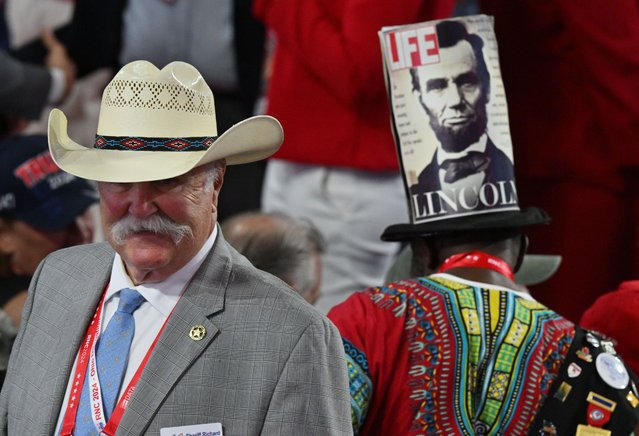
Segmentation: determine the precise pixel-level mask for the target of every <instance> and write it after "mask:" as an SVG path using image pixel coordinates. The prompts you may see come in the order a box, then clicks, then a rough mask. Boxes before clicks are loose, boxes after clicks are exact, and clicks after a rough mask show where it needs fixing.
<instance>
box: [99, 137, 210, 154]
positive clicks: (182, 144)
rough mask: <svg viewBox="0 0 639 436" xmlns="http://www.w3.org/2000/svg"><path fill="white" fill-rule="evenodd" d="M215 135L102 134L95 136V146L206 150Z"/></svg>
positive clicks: (103, 148) (155, 149) (160, 149)
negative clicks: (177, 136) (179, 136)
mask: <svg viewBox="0 0 639 436" xmlns="http://www.w3.org/2000/svg"><path fill="white" fill-rule="evenodd" d="M216 139H217V136H198V137H191V138H147V137H143V136H102V135H97V136H96V137H95V148H99V149H101V150H127V151H133V150H144V151H206V150H207V149H208V148H209V147H210V146H211V145H213V143H214V142H215V140H216Z"/></svg>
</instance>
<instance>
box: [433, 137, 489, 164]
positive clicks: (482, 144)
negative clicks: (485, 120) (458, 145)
mask: <svg viewBox="0 0 639 436" xmlns="http://www.w3.org/2000/svg"><path fill="white" fill-rule="evenodd" d="M487 145H488V135H487V134H486V133H484V134H483V135H481V137H480V138H479V140H478V141H477V142H475V143H474V144H471V145H470V146H468V147H466V148H465V149H463V150H462V151H460V152H447V151H444V149H443V148H442V147H439V148H438V149H437V165H441V164H442V162H444V161H446V160H449V159H459V158H460V157H464V156H466V155H467V154H468V153H470V152H471V151H479V152H481V153H483V152H485V151H486V146H487Z"/></svg>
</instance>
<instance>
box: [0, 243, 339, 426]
mask: <svg viewBox="0 0 639 436" xmlns="http://www.w3.org/2000/svg"><path fill="white" fill-rule="evenodd" d="M113 256H114V253H113V251H112V249H111V248H110V247H109V246H108V245H107V244H94V245H84V246H79V247H74V248H70V249H65V250H61V251H58V252H56V253H53V254H51V255H50V256H48V257H47V258H46V259H45V260H44V261H43V263H42V264H41V265H40V267H39V268H38V271H37V272H36V274H35V276H34V277H33V280H32V282H31V287H30V289H29V297H28V299H27V301H26V303H25V309H24V312H23V318H22V324H21V326H20V331H19V333H18V337H17V339H16V342H15V345H14V348H13V352H12V355H11V359H10V362H9V369H8V372H7V377H6V380H5V383H4V386H3V388H2V393H1V394H0V434H2V435H4V434H9V435H23V434H25V435H26V434H32V435H50V434H52V433H53V431H54V429H55V425H56V421H57V419H58V415H59V413H60V408H61V406H62V401H63V397H64V393H65V390H66V386H67V381H68V379H69V376H70V372H71V368H72V366H73V362H74V359H75V357H76V354H77V351H78V348H79V346H80V342H81V340H82V339H83V337H84V334H85V330H86V328H87V325H88V323H89V321H90V320H91V317H92V316H93V314H94V311H95V308H96V306H97V304H98V302H99V300H100V297H101V295H102V292H103V290H104V288H105V285H106V284H107V281H108V280H109V276H110V270H111V264H112V260H113ZM196 325H203V326H204V327H205V328H206V336H205V338H204V339H203V340H200V341H194V340H192V339H190V337H189V332H190V330H191V328H192V327H193V326H196ZM211 422H220V423H221V424H222V426H223V429H224V435H225V436H231V435H257V434H265V435H303V434H322V435H324V434H330V435H333V434H335V435H337V434H351V433H352V427H351V418H350V398H349V388H348V377H347V369H346V363H345V359H344V355H343V348H342V342H341V338H340V336H339V332H338V331H337V329H336V328H335V327H334V326H333V324H331V322H330V321H329V320H328V319H327V318H326V317H324V316H323V315H321V314H320V313H319V312H318V311H316V310H315V309H314V308H313V307H311V306H309V305H308V304H307V303H306V302H304V301H303V299H302V298H301V297H299V296H298V295H297V294H296V293H295V292H294V291H293V290H291V289H290V288H288V287H287V286H286V285H285V284H284V283H283V282H281V281H280V280H278V279H276V278H275V277H273V276H271V275H270V274H267V273H264V272H262V271H259V270H257V269H255V268H254V267H253V266H252V265H251V264H250V263H249V262H248V261H247V260H246V259H245V258H244V257H242V256H241V255H239V254H238V253H237V252H236V251H235V250H234V249H232V248H231V247H230V246H229V245H228V244H227V243H226V241H225V240H224V238H223V237H222V235H221V234H219V236H218V240H217V241H216V243H215V246H214V247H213V249H212V250H211V253H210V254H209V256H208V258H207V259H206V260H205V262H204V263H203V265H202V267H201V268H200V269H199V270H198V272H197V273H196V275H195V277H194V278H193V280H192V282H191V283H190V285H189V286H188V288H187V289H186V291H185V292H184V294H183V297H182V298H181V299H180V301H179V302H178V304H177V305H176V307H175V310H174V312H173V314H172V315H171V317H170V318H169V321H168V323H167V324H166V327H165V329H164V331H163V333H162V335H161V337H160V339H159V341H158V343H157V345H156V348H155V349H154V351H153V354H152V355H151V358H150V359H149V362H148V364H147V366H146V367H145V369H144V372H143V373H142V376H141V378H140V381H139V384H138V386H137V388H136V390H135V393H134V394H133V397H132V399H131V401H130V403H129V406H128V408H127V409H126V412H125V414H124V416H123V418H122V421H121V423H120V426H119V428H118V431H117V433H116V434H117V435H139V434H151V435H159V433H160V429H161V428H164V427H176V426H183V425H193V424H205V423H211Z"/></svg>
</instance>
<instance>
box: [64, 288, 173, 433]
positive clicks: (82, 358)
mask: <svg viewBox="0 0 639 436" xmlns="http://www.w3.org/2000/svg"><path fill="white" fill-rule="evenodd" d="M107 289H108V287H107ZM105 296H106V289H105V291H104V294H103V295H102V299H101V300H100V304H99V305H98V308H97V309H96V311H95V315H93V319H92V320H91V324H90V325H89V328H88V329H87V333H86V335H85V337H84V341H83V344H82V348H80V351H79V352H78V362H77V364H76V369H75V374H74V376H73V384H72V386H71V392H70V394H69V400H68V401H67V410H66V413H65V414H64V420H63V421H62V429H61V430H60V435H61V436H71V435H72V434H73V429H74V427H75V418H76V415H77V413H78V404H79V403H80V398H81V395H82V388H83V387H84V378H85V377H86V373H87V368H88V366H89V355H90V352H91V349H92V348H93V346H94V344H95V342H96V339H97V336H98V335H99V331H98V329H99V327H100V325H101V321H102V307H103V303H104V298H105ZM171 313H173V311H171ZM170 316H171V314H169V316H168V317H167V318H166V320H165V321H164V324H162V327H161V328H160V331H159V332H158V334H157V336H156V337H155V339H154V340H153V343H152V344H151V346H150V347H149V350H148V351H147V352H146V355H145V356H144V359H142V362H141V363H140V366H138V369H137V370H136V371H135V374H134V375H133V378H132V379H131V381H130V382H129V384H128V386H127V388H126V390H125V391H124V393H123V394H122V396H121V397H120V400H119V401H118V404H117V405H116V406H115V408H114V410H113V413H112V414H111V418H109V421H108V422H107V423H106V427H104V429H103V430H102V431H101V433H100V434H106V435H109V436H111V435H114V434H115V431H116V430H117V428H118V425H120V421H121V420H122V415H124V411H125V410H126V408H127V406H128V405H129V400H130V399H131V396H132V395H133V392H134V391H135V388H136V386H137V384H138V381H139V380H140V376H141V375H142V371H143V370H144V367H145V366H146V364H147V362H148V360H149V357H150V356H151V352H152V351H153V348H155V344H157V342H158V339H159V338H160V335H161V334H162V330H164V327H165V326H166V323H167V321H168V320H169V318H170ZM96 430H97V429H96Z"/></svg>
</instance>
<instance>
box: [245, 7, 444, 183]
mask: <svg viewBox="0 0 639 436" xmlns="http://www.w3.org/2000/svg"><path fill="white" fill-rule="evenodd" d="M454 3H455V1H454V0H429V1H423V0H404V1H402V2H401V4H393V3H392V2H390V3H389V2H388V0H304V1H300V0H255V2H254V12H255V14H256V16H257V17H258V18H259V19H261V20H262V21H264V23H265V24H266V25H267V27H268V28H270V29H271V30H272V31H274V33H275V35H276V38H277V48H276V52H275V58H274V63H273V71H272V76H271V78H270V81H269V84H268V108H267V113H268V114H269V115H273V116H275V117H276V118H277V119H279V120H280V122H281V123H282V126H283V127H284V137H285V140H284V144H283V145H282V148H281V149H280V151H279V152H278V153H277V154H276V155H275V157H276V158H279V159H286V160H290V161H294V162H300V163H308V164H316V165H327V166H341V167H349V168H358V169H366V170H378V171H383V170H396V169H397V168H398V162H397V155H396V151H395V144H394V142H393V136H392V133H391V127H390V113H389V109H388V107H389V104H388V100H387V97H386V89H385V86H384V74H383V69H382V56H381V50H380V44H379V38H378V36H377V32H378V31H379V30H380V29H381V28H382V27H383V26H388V25H398V24H409V23H417V22H420V21H427V20H432V19H439V18H446V17H448V16H449V15H450V14H451V12H452V10H453V7H454Z"/></svg>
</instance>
